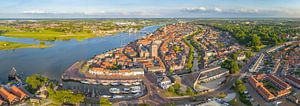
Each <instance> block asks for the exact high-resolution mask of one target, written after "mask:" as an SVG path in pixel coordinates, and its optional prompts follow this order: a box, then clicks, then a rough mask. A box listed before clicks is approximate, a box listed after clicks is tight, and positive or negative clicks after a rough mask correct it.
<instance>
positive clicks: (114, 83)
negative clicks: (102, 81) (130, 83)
mask: <svg viewBox="0 0 300 106" xmlns="http://www.w3.org/2000/svg"><path fill="white" fill-rule="evenodd" d="M119 84H120V83H119V82H112V83H110V85H112V86H117V85H119Z"/></svg>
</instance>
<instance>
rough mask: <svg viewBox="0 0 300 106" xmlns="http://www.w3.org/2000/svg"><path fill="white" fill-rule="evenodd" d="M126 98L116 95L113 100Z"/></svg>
mask: <svg viewBox="0 0 300 106" xmlns="http://www.w3.org/2000/svg"><path fill="white" fill-rule="evenodd" d="M124 97H125V96H123V95H114V96H113V98H114V99H120V98H124Z"/></svg>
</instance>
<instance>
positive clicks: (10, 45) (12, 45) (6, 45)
mask: <svg viewBox="0 0 300 106" xmlns="http://www.w3.org/2000/svg"><path fill="white" fill-rule="evenodd" d="M48 47H51V45H43V44H27V43H18V42H8V41H0V50H13V49H19V48H48Z"/></svg>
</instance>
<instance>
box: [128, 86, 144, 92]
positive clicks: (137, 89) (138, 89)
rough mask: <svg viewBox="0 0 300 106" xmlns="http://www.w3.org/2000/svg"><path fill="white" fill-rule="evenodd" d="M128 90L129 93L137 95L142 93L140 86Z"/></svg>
mask: <svg viewBox="0 0 300 106" xmlns="http://www.w3.org/2000/svg"><path fill="white" fill-rule="evenodd" d="M130 88H131V93H139V92H142V90H141V87H140V86H133V87H130Z"/></svg>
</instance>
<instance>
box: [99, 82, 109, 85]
mask: <svg viewBox="0 0 300 106" xmlns="http://www.w3.org/2000/svg"><path fill="white" fill-rule="evenodd" d="M101 84H102V85H109V83H108V82H102V83H101Z"/></svg>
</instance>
